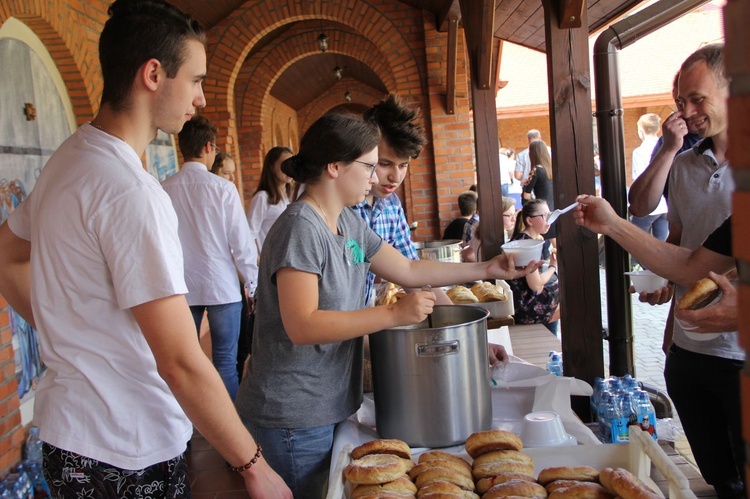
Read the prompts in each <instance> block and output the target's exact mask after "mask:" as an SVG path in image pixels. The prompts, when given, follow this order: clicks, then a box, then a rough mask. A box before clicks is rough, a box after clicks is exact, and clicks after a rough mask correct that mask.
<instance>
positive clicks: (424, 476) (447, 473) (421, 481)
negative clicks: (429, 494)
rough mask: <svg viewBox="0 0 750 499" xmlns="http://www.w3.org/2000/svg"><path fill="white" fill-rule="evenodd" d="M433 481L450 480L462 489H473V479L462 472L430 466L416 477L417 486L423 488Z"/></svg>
mask: <svg viewBox="0 0 750 499" xmlns="http://www.w3.org/2000/svg"><path fill="white" fill-rule="evenodd" d="M434 482H450V483H452V484H455V485H458V486H459V487H460V488H462V489H464V490H470V491H472V492H473V491H474V480H472V479H471V478H469V477H467V476H466V475H464V474H462V473H458V472H455V471H452V470H446V469H442V468H432V469H429V470H427V471H425V472H423V473H421V474H420V475H419V476H418V477H417V479H416V483H417V488H420V489H421V488H423V487H425V486H427V485H429V484H431V483H434Z"/></svg>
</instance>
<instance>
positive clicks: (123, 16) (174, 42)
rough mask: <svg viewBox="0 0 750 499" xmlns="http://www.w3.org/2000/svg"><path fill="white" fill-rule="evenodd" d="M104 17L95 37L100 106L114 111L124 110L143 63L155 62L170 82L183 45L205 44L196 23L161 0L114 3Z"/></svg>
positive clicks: (181, 58)
mask: <svg viewBox="0 0 750 499" xmlns="http://www.w3.org/2000/svg"><path fill="white" fill-rule="evenodd" d="M107 13H108V14H109V16H110V17H109V19H108V20H107V22H105V23H104V29H102V34H101V36H100V37H99V64H100V66H101V69H102V78H103V80H104V87H103V89H102V103H108V104H109V105H110V106H111V107H112V108H113V109H115V110H122V109H125V108H126V107H127V106H128V100H129V98H130V91H131V88H132V85H133V80H134V78H135V75H136V73H137V72H138V69H139V68H140V67H141V66H142V65H143V64H144V63H145V62H146V61H148V60H149V59H157V60H158V61H159V62H160V63H161V65H162V66H163V67H164V70H165V71H166V74H167V77H168V78H174V77H175V76H176V75H177V71H178V70H179V69H180V67H181V66H182V64H183V62H185V57H186V44H185V42H186V41H187V40H196V41H199V42H201V43H203V44H205V41H206V35H205V32H204V31H203V28H201V27H200V25H199V24H198V22H197V21H194V20H192V19H191V18H190V16H188V15H187V14H185V13H184V12H182V11H181V10H179V9H178V8H176V7H173V6H172V5H170V4H168V3H166V2H164V1H163V0H117V1H116V2H114V3H113V4H111V5H110V6H109V9H108V10H107Z"/></svg>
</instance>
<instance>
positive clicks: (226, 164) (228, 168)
mask: <svg viewBox="0 0 750 499" xmlns="http://www.w3.org/2000/svg"><path fill="white" fill-rule="evenodd" d="M235 171H237V166H236V165H235V164H234V159H232V157H231V156H230V155H229V153H227V152H226V151H219V152H218V153H216V159H214V164H213V166H211V173H213V174H214V175H218V176H220V177H221V178H225V179H227V180H229V181H230V182H232V183H234V180H235V177H234V173H235Z"/></svg>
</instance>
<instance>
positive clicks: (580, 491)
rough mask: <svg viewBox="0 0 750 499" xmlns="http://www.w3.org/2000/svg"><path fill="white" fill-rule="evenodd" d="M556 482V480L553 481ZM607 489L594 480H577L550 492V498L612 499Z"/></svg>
mask: <svg viewBox="0 0 750 499" xmlns="http://www.w3.org/2000/svg"><path fill="white" fill-rule="evenodd" d="M553 483H554V482H553ZM613 497H614V496H613V495H612V494H610V493H609V492H607V489H605V488H604V487H602V486H601V485H599V484H598V483H593V482H575V483H574V484H573V485H570V486H568V487H560V488H557V489H555V490H554V491H552V492H550V494H549V499H612V498H613Z"/></svg>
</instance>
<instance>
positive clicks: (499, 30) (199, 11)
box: [170, 0, 643, 110]
mask: <svg viewBox="0 0 750 499" xmlns="http://www.w3.org/2000/svg"><path fill="white" fill-rule="evenodd" d="M341 1H344V0H341ZM353 1H361V0H353ZM391 1H393V2H398V3H402V4H405V5H409V6H411V7H413V8H417V9H422V10H426V11H428V12H431V13H432V14H434V15H435V19H436V24H437V25H438V28H439V29H440V30H441V31H442V30H444V29H446V28H445V26H446V23H445V20H446V19H447V18H448V17H456V18H459V19H460V15H461V13H460V8H459V4H458V0H391ZM495 1H496V5H495V24H494V36H495V38H498V39H501V40H506V41H509V42H512V43H516V44H519V45H523V46H526V47H528V48H531V49H534V50H539V51H544V50H545V33H544V11H543V9H542V2H541V0H495ZM559 1H560V3H561V4H564V3H566V2H575V0H559ZM642 1H643V0H588V1H587V2H586V8H587V14H588V23H589V32H594V31H596V30H597V29H599V28H601V27H602V26H605V25H606V24H609V23H610V22H612V21H614V20H615V19H617V18H619V17H620V16H622V15H623V14H625V13H626V12H627V11H629V10H631V9H632V8H634V7H635V6H637V5H638V4H640V3H641V2H642ZM170 2H171V3H172V4H174V5H175V6H177V7H179V8H181V9H182V10H184V11H186V12H188V13H189V14H190V15H191V16H192V17H193V18H195V19H197V20H198V21H199V22H200V23H201V25H203V26H204V28H206V29H208V30H210V29H211V28H212V27H214V26H216V25H217V24H219V23H220V22H221V21H222V20H224V19H225V18H227V17H229V16H231V15H232V13H233V12H234V11H235V10H237V9H239V8H241V7H242V5H244V4H246V3H248V0H170ZM296 22H298V21H294V22H292V23H289V24H287V25H285V26H284V27H282V28H279V29H277V30H275V31H273V32H271V33H269V34H268V35H266V36H265V37H264V38H263V39H262V40H261V41H260V42H259V43H258V44H256V46H254V47H253V51H252V52H251V54H252V53H254V52H257V51H258V50H261V49H262V48H263V47H264V46H266V45H269V44H271V43H273V41H274V40H275V39H276V38H277V37H279V36H280V35H281V34H282V33H283V32H284V31H286V30H288V29H290V28H291V26H293V25H294V24H295V23H296ZM326 26H327V27H326ZM341 27H342V25H340V24H336V23H330V24H326V25H323V26H321V28H322V29H324V30H325V29H328V30H335V29H340V28H341ZM337 64H338V65H339V66H342V67H344V66H345V67H346V69H345V71H344V78H346V79H352V80H355V82H353V83H356V82H360V83H362V84H365V85H368V86H369V87H371V88H373V89H374V90H376V91H382V92H383V93H385V92H386V91H387V90H386V87H385V85H384V84H383V82H382V81H381V80H380V78H378V76H377V74H376V73H375V72H374V71H373V70H372V69H371V68H369V67H368V66H367V65H366V64H364V63H362V62H361V61H358V60H356V59H353V58H351V57H346V56H342V55H338V56H337V57H336V56H334V55H332V54H323V53H321V54H316V55H314V56H310V57H306V58H304V59H302V60H300V61H297V62H295V63H294V64H292V65H291V66H290V67H288V68H287V69H286V70H285V71H284V73H283V74H282V75H280V76H279V78H278V80H277V81H276V83H275V84H274V87H273V88H272V90H271V95H273V96H274V97H275V98H277V99H279V100H280V101H282V102H284V103H285V104H287V105H288V106H290V107H292V108H293V109H296V110H299V109H301V108H302V107H304V106H305V105H307V104H308V103H310V102H311V101H312V100H314V99H315V98H316V97H318V96H320V95H321V94H322V92H323V91H325V90H326V89H328V88H330V87H331V86H333V85H334V84H336V83H337V81H336V79H335V78H334V74H333V68H334V67H335V66H336V65H337ZM300 82H304V84H300Z"/></svg>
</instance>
